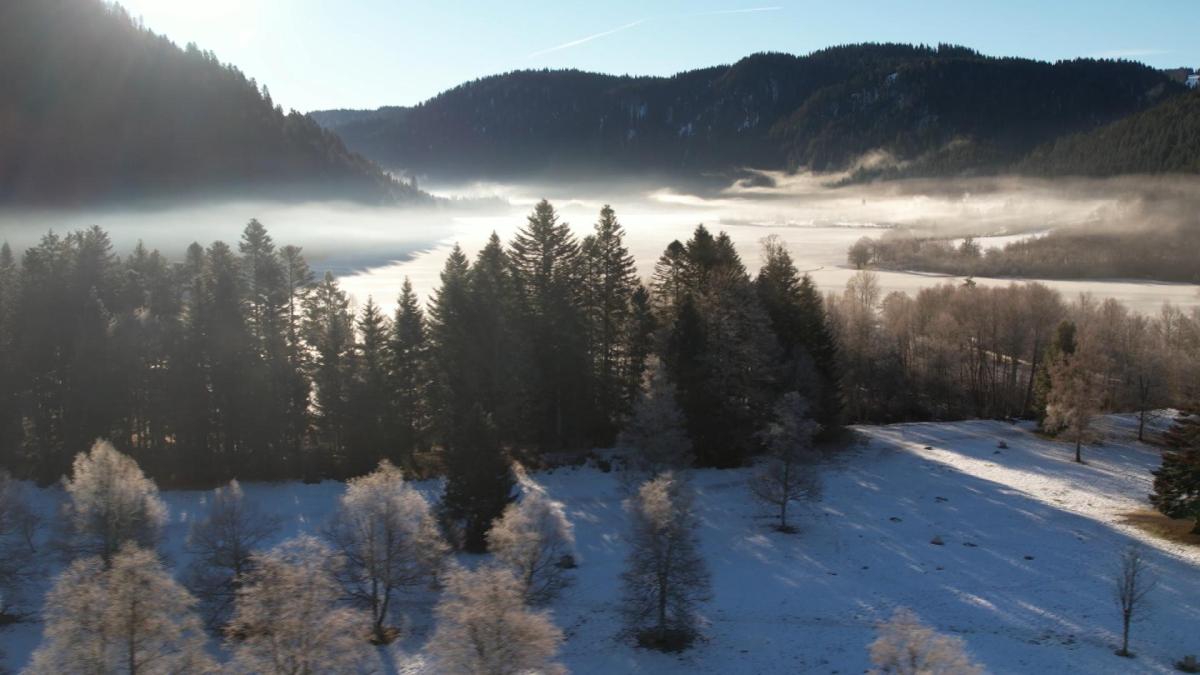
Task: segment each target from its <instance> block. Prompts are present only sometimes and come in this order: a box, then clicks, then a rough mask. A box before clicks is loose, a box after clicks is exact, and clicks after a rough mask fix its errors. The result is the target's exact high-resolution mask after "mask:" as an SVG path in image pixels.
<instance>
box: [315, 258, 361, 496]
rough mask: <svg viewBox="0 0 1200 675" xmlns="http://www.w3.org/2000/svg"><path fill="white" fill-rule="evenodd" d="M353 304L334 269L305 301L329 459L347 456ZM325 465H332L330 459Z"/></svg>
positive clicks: (321, 432) (318, 421) (318, 420)
mask: <svg viewBox="0 0 1200 675" xmlns="http://www.w3.org/2000/svg"><path fill="white" fill-rule="evenodd" d="M349 307H350V300H349V299H348V298H347V297H346V294H345V292H343V291H342V289H341V288H339V287H338V283H337V280H336V279H334V277H333V274H332V273H331V272H326V273H325V278H324V279H323V280H322V281H321V282H320V283H319V284H317V285H316V286H315V287H314V288H313V290H312V293H311V295H309V296H308V297H307V298H306V299H305V302H304V338H305V342H306V343H307V344H308V346H309V348H310V349H312V351H313V361H312V365H311V369H312V382H313V387H314V389H315V391H316V414H315V416H314V417H315V419H314V423H315V425H316V428H317V435H318V438H319V439H320V441H321V443H322V445H323V446H324V447H325V448H327V449H328V451H329V452H330V453H331V455H332V457H330V458H328V460H334V461H336V460H340V459H342V458H343V454H344V452H345V449H346V448H345V445H346V442H347V440H348V437H347V434H348V432H349V423H350V410H349V393H350V384H351V373H352V372H353V370H352V366H353V361H352V357H353V349H354V319H353V317H352V316H351V314H350V309H349ZM321 465H322V466H328V464H327V463H326V462H322V463H321ZM310 470H317V466H310ZM325 471H327V468H326V469H325ZM326 475H327V474H326Z"/></svg>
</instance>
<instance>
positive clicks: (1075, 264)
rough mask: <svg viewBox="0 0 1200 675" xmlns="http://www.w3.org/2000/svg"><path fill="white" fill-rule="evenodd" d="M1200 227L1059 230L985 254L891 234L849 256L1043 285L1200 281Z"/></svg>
mask: <svg viewBox="0 0 1200 675" xmlns="http://www.w3.org/2000/svg"><path fill="white" fill-rule="evenodd" d="M1198 229H1200V227H1198V226H1197V225H1196V223H1194V222H1185V223H1182V224H1179V225H1177V226H1175V227H1163V228H1155V227H1133V228H1130V229H1129V230H1125V231H1117V230H1099V231H1087V230H1070V229H1066V230H1055V231H1053V232H1050V233H1048V234H1046V235H1044V236H1040V237H1028V238H1025V239H1021V240H1019V241H1014V242H1010V243H1008V244H1005V245H1004V247H1003V248H999V247H992V248H988V249H986V250H984V249H983V248H982V247H981V246H980V245H979V243H978V242H976V241H975V240H974V239H972V238H970V237H968V238H967V239H965V240H963V241H962V242H959V243H957V244H956V243H955V242H954V241H952V240H948V239H942V238H935V237H916V236H911V235H908V234H905V233H900V232H888V233H885V234H884V235H883V236H881V237H879V238H876V239H871V238H870V237H863V238H862V239H860V240H859V241H857V242H855V243H854V244H853V245H852V246H851V247H850V249H849V250H848V252H847V258H848V260H849V261H850V263H851V264H852V265H854V266H856V267H859V268H862V267H866V266H875V267H879V268H881V269H891V270H920V271H922V272H938V273H942V274H954V275H961V276H968V275H976V276H986V277H1038V278H1042V279H1154V280H1157V281H1183V282H1188V283H1195V282H1197V281H1200V260H1198V259H1197V257H1196V256H1195V255H1193V253H1192V249H1191V247H1192V243H1193V242H1194V241H1195V239H1196V232H1197V230H1198Z"/></svg>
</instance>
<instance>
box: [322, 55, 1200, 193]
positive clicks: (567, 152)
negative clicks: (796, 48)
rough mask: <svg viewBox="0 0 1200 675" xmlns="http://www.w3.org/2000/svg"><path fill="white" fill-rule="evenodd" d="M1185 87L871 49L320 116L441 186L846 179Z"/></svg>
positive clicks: (522, 78) (1112, 71) (1082, 122)
mask: <svg viewBox="0 0 1200 675" xmlns="http://www.w3.org/2000/svg"><path fill="white" fill-rule="evenodd" d="M1183 90H1184V87H1183V86H1182V85H1180V84H1179V83H1177V82H1174V81H1173V80H1172V79H1171V78H1170V77H1168V76H1167V75H1166V74H1165V73H1163V72H1160V71H1157V70H1154V69H1152V68H1149V67H1147V66H1144V65H1141V64H1138V63H1132V62H1122V61H1097V60H1076V61H1065V62H1058V63H1053V64H1051V63H1045V62H1041V61H1033V60H1028V59H1015V58H992V57H987V56H983V55H981V54H979V53H978V52H975V51H972V50H970V49H967V48H964V47H957V46H952V45H941V46H938V47H924V46H912V45H898V44H861V45H850V46H843V47H833V48H829V49H824V50H821V51H817V52H813V53H811V54H808V55H806V56H793V55H789V54H756V55H753V56H750V57H747V58H745V59H742V60H740V61H738V62H737V63H735V64H733V65H730V66H717V67H711V68H703V69H699V70H693V71H688V72H684V73H679V74H677V75H674V76H672V77H629V76H624V77H622V76H612V75H601V74H596V73H586V72H579V71H573V70H566V71H561V70H560V71H553V70H541V71H517V72H512V73H507V74H504V75H497V76H493V77H487V78H483V79H480V80H476V81H473V82H469V83H466V84H463V85H460V86H458V87H455V88H454V89H451V90H449V91H446V92H444V93H442V94H439V95H438V96H436V97H434V98H432V99H430V100H428V101H426V102H424V103H421V104H419V105H416V106H413V107H390V108H380V109H379V110H375V111H345V110H340V111H321V112H315V113H311V116H312V117H313V119H315V120H317V121H318V122H320V123H321V124H323V125H325V126H326V127H327V128H329V129H331V130H334V131H336V132H337V133H338V134H339V135H340V136H341V137H342V138H343V139H344V140H345V141H346V144H347V146H348V147H350V148H351V149H353V150H355V151H358V152H361V153H363V154H364V155H366V156H368V157H370V158H372V159H374V160H375V161H378V162H380V163H381V164H383V165H385V166H392V167H397V168H403V169H405V170H409V171H412V172H414V173H427V174H434V175H458V176H469V175H498V174H520V173H538V172H560V171H564V170H572V169H578V170H581V171H584V170H597V169H612V170H631V169H650V170H667V171H677V170H684V171H700V172H703V171H711V170H722V169H730V168H735V167H739V166H754V167H758V168H791V169H794V168H797V167H802V166H804V167H811V168H814V169H817V170H835V169H847V168H851V167H853V166H855V165H856V162H858V160H859V159H860V158H861V157H863V156H864V155H867V154H868V153H870V154H873V155H875V156H886V157H887V158H888V159H890V160H892V165H897V164H899V165H904V166H907V167H909V169H910V170H913V171H922V172H928V173H955V172H961V171H964V170H980V169H989V168H991V169H994V168H996V167H1000V166H1006V165H1008V164H1010V163H1011V162H1013V161H1015V160H1017V159H1019V158H1021V157H1022V156H1024V154H1025V153H1027V152H1028V151H1029V150H1031V149H1032V148H1034V147H1036V146H1037V145H1039V144H1041V143H1044V142H1047V141H1049V140H1051V139H1054V138H1057V137H1059V136H1061V135H1063V134H1068V133H1074V132H1079V131H1086V130H1090V129H1094V128H1096V127H1099V126H1101V125H1104V124H1107V123H1109V122H1112V121H1114V120H1117V119H1120V118H1122V117H1124V116H1127V115H1129V114H1132V113H1135V112H1139V111H1141V110H1144V109H1146V108H1148V107H1150V106H1152V105H1154V104H1155V103H1158V102H1160V101H1162V100H1165V99H1168V98H1170V97H1172V96H1174V95H1177V94H1178V93H1180V92H1182V91H1183ZM876 151H882V153H879V152H876Z"/></svg>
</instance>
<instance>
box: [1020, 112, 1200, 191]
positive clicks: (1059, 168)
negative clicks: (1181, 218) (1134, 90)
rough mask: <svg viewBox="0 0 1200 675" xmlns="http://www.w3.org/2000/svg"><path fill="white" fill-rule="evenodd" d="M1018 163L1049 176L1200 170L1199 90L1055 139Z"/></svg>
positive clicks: (1027, 171) (1029, 171)
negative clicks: (1078, 132) (1107, 123)
mask: <svg viewBox="0 0 1200 675" xmlns="http://www.w3.org/2000/svg"><path fill="white" fill-rule="evenodd" d="M1018 168H1019V170H1021V171H1022V172H1023V173H1034V174H1040V175H1047V176H1062V175H1084V176H1113V175H1118V174H1130V173H1162V172H1171V171H1176V172H1188V173H1197V172H1200V91H1192V92H1189V93H1188V94H1185V95H1183V96H1176V97H1174V98H1172V99H1170V100H1168V101H1165V102H1163V103H1161V104H1159V105H1157V106H1155V107H1153V108H1150V109H1149V110H1145V111H1143V112H1140V113H1137V114H1135V115H1130V116H1129V117H1127V118H1125V119H1122V120H1119V121H1117V122H1113V123H1112V124H1110V125H1108V126H1105V127H1102V128H1100V129H1096V130H1094V131H1090V132H1086V133H1080V134H1074V135H1071V136H1067V137H1065V138H1060V139H1056V140H1054V141H1052V142H1050V143H1047V144H1045V145H1043V146H1041V147H1039V148H1037V149H1035V150H1034V151H1033V153H1031V154H1030V156H1029V157H1028V158H1027V159H1025V160H1024V161H1023V162H1021V164H1020V165H1019V167H1018Z"/></svg>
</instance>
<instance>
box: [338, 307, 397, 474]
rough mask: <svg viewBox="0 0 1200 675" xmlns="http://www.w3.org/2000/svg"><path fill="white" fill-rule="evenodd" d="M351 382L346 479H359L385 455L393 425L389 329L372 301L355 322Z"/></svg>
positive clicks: (348, 399)
mask: <svg viewBox="0 0 1200 675" xmlns="http://www.w3.org/2000/svg"><path fill="white" fill-rule="evenodd" d="M357 327H358V336H359V339H358V342H357V344H356V345H355V348H354V355H353V356H354V359H353V365H352V370H353V379H352V380H351V383H350V391H349V393H348V396H347V408H348V415H349V417H350V429H349V436H348V443H347V448H346V462H345V466H344V470H345V475H347V476H361V475H363V474H365V473H367V472H369V471H371V469H372V468H373V467H374V466H375V465H376V464H378V463H379V459H380V458H381V457H383V456H384V455H385V453H387V451H388V447H387V446H388V443H389V439H388V431H389V427H390V426H391V425H392V424H393V421H392V415H393V414H394V412H393V411H392V410H391V409H390V406H389V402H390V399H391V396H390V387H391V386H392V385H391V382H389V377H388V336H389V334H390V333H391V326H390V325H389V323H388V320H387V317H385V316H384V315H383V313H382V312H381V311H379V305H376V304H375V301H374V300H373V299H371V298H369V297H368V298H367V304H366V305H365V306H364V307H363V310H362V312H361V313H360V314H359V318H358V324H357Z"/></svg>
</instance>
